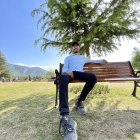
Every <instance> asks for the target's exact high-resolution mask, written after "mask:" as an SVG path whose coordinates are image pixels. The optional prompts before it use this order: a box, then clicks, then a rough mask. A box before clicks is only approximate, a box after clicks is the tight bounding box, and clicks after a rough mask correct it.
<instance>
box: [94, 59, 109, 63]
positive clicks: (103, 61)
mask: <svg viewBox="0 0 140 140" xmlns="http://www.w3.org/2000/svg"><path fill="white" fill-rule="evenodd" d="M91 62H93V63H107V61H106V60H105V59H100V60H91Z"/></svg>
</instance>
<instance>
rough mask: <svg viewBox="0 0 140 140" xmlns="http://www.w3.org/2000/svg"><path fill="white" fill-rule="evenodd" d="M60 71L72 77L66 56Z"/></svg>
mask: <svg viewBox="0 0 140 140" xmlns="http://www.w3.org/2000/svg"><path fill="white" fill-rule="evenodd" d="M62 73H66V74H68V75H69V76H71V77H72V78H73V77H74V75H73V72H72V71H71V70H70V69H69V58H68V57H66V58H65V60H64V66H63V68H62Z"/></svg>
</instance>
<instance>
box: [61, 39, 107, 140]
mask: <svg viewBox="0 0 140 140" xmlns="http://www.w3.org/2000/svg"><path fill="white" fill-rule="evenodd" d="M79 50H80V45H79V44H78V43H77V42H73V43H72V45H71V52H72V54H71V55H69V56H67V57H66V58H65V60H64V66H63V69H62V75H61V76H60V83H59V111H60V115H61V119H60V128H61V127H63V130H64V140H70V139H72V140H76V139H77V133H76V126H77V124H76V122H75V121H74V120H73V119H72V118H71V117H70V116H69V105H68V83H69V81H70V80H75V79H77V80H81V81H84V82H86V84H85V86H84V88H83V90H82V92H81V94H80V95H79V96H78V98H77V99H76V102H75V107H76V110H77V112H78V113H79V114H81V115H83V114H86V111H85V108H84V105H83V101H85V99H86V97H87V95H88V93H89V92H90V91H91V89H92V88H93V87H94V85H95V83H96V81H97V79H96V76H95V75H94V74H92V73H86V72H84V71H83V66H84V64H85V63H87V62H94V63H104V62H106V61H105V60H104V59H102V60H90V59H89V58H86V57H85V56H83V55H80V54H79Z"/></svg>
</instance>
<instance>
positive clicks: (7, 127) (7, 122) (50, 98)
mask: <svg viewBox="0 0 140 140" xmlns="http://www.w3.org/2000/svg"><path fill="white" fill-rule="evenodd" d="M54 99H55V96H54V95H40V96H39V95H38V96H29V97H26V98H23V99H18V100H13V101H9V102H4V103H3V104H2V105H1V109H2V110H4V109H6V108H9V107H13V106H16V108H15V109H14V111H12V112H10V111H7V112H5V113H3V114H1V116H0V117H1V118H0V119H1V122H0V139H7V140H8V139H9V140H22V139H32V140H40V139H42V140H62V139H63V137H62V136H61V135H60V134H59V133H58V125H59V112H58V108H57V109H55V108H54ZM93 101H94V100H93ZM74 103H75V99H72V100H70V102H69V105H70V110H71V116H72V117H73V118H74V119H75V120H76V121H77V123H78V136H79V139H78V140H93V139H94V140H99V139H115V140H120V139H136V137H138V138H140V136H138V135H140V110H131V109H129V108H128V109H126V110H118V109H117V106H118V105H119V103H120V101H117V102H115V103H114V104H113V105H109V106H108V108H107V109H106V100H105V98H103V99H102V100H101V101H100V102H98V103H97V104H96V106H95V107H93V106H92V104H90V100H89V99H88V100H87V105H88V107H87V110H88V113H87V115H85V116H80V115H78V114H77V113H76V111H75V109H74Z"/></svg>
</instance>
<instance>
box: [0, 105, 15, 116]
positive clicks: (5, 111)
mask: <svg viewBox="0 0 140 140" xmlns="http://www.w3.org/2000/svg"><path fill="white" fill-rule="evenodd" d="M16 108H17V106H12V107H8V108H6V109H3V110H0V115H2V114H3V113H7V112H8V113H9V112H10V113H11V112H13V111H14V110H15V109H16Z"/></svg>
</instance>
